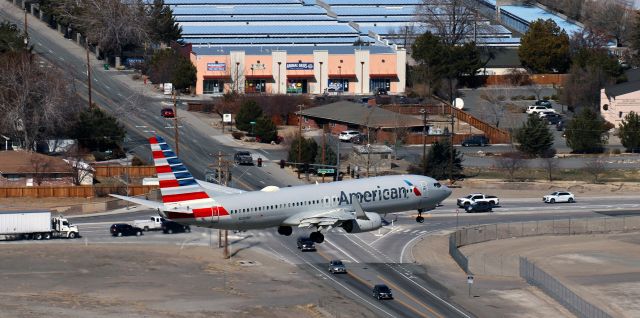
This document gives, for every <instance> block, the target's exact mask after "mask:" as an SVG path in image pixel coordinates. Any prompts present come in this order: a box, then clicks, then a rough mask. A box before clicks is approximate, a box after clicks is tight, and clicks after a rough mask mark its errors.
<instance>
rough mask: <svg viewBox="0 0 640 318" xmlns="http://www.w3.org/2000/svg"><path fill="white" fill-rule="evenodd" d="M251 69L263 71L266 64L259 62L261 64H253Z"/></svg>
mask: <svg viewBox="0 0 640 318" xmlns="http://www.w3.org/2000/svg"><path fill="white" fill-rule="evenodd" d="M251 69H252V70H254V71H261V70H264V69H265V66H264V64H263V63H259V64H251Z"/></svg>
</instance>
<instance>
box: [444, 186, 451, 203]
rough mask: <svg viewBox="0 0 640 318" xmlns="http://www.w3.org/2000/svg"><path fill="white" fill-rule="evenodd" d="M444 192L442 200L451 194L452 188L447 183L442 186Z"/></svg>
mask: <svg viewBox="0 0 640 318" xmlns="http://www.w3.org/2000/svg"><path fill="white" fill-rule="evenodd" d="M442 193H443V194H444V196H443V197H442V200H444V199H446V198H448V197H449V196H450V195H451V189H450V188H449V187H447V186H445V185H443V186H442Z"/></svg>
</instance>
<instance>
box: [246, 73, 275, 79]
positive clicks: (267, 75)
mask: <svg viewBox="0 0 640 318" xmlns="http://www.w3.org/2000/svg"><path fill="white" fill-rule="evenodd" d="M245 78H246V79H248V80H257V79H262V80H272V79H273V75H269V74H255V75H245Z"/></svg>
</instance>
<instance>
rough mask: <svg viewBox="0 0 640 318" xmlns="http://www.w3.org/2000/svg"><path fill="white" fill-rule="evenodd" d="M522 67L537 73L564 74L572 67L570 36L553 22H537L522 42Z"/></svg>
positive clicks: (520, 53)
mask: <svg viewBox="0 0 640 318" xmlns="http://www.w3.org/2000/svg"><path fill="white" fill-rule="evenodd" d="M518 56H519V57H520V61H522V65H523V66H524V67H526V68H528V69H530V70H532V71H533V72H536V73H551V72H553V71H556V72H559V73H564V72H566V71H567V70H568V69H569V66H570V63H571V61H570V49H569V36H568V35H567V33H566V32H565V31H564V30H563V29H561V28H560V27H559V26H558V25H557V24H556V23H555V22H554V21H553V20H551V19H548V20H541V19H540V20H537V21H535V22H533V23H531V24H530V25H529V30H528V31H527V33H526V34H525V35H524V36H523V37H522V40H521V41H520V48H519V49H518Z"/></svg>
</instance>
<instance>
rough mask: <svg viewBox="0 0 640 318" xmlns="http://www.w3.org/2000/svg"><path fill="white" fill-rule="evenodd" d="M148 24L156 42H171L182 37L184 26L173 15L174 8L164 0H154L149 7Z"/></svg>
mask: <svg viewBox="0 0 640 318" xmlns="http://www.w3.org/2000/svg"><path fill="white" fill-rule="evenodd" d="M147 15H148V20H147V21H148V26H149V33H150V35H151V38H152V40H153V41H155V42H156V43H164V44H169V43H171V42H173V41H178V40H179V39H180V38H181V37H182V27H181V26H180V25H179V24H178V23H177V22H176V19H175V18H174V17H173V10H172V9H171V8H170V7H169V6H167V5H165V3H164V0H154V1H153V4H152V5H151V6H149V9H148V13H147Z"/></svg>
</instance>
